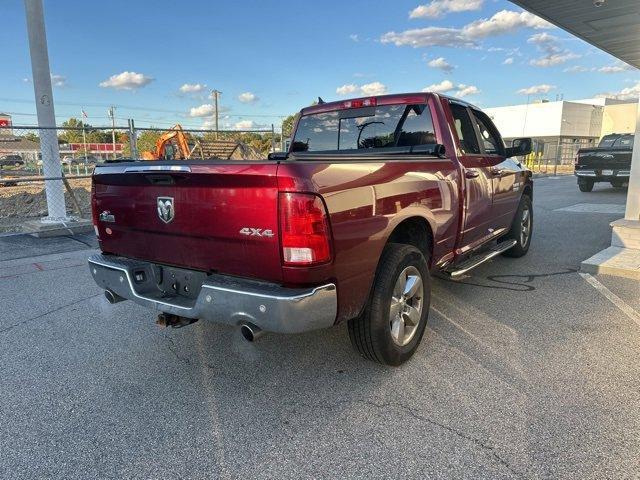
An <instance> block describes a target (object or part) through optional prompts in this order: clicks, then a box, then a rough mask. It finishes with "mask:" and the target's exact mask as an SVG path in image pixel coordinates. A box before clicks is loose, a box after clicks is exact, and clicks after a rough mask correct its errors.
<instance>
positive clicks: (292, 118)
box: [282, 115, 297, 138]
mask: <svg viewBox="0 0 640 480" xmlns="http://www.w3.org/2000/svg"><path fill="white" fill-rule="evenodd" d="M296 117H297V115H289V116H288V117H287V118H285V119H284V120H283V121H282V135H283V136H284V137H285V138H287V137H290V136H291V135H292V133H293V125H294V124H295V122H296Z"/></svg>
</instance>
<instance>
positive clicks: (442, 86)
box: [422, 80, 480, 97]
mask: <svg viewBox="0 0 640 480" xmlns="http://www.w3.org/2000/svg"><path fill="white" fill-rule="evenodd" d="M454 90H455V91H454ZM422 91H423V92H434V93H449V92H453V93H452V95H453V96H455V97H466V96H468V95H475V94H478V93H480V89H479V88H478V87H476V86H475V85H465V84H464V83H459V84H458V85H455V84H454V83H453V82H452V81H451V80H443V81H441V82H440V83H434V84H433V85H429V86H427V87H425V88H423V89H422Z"/></svg>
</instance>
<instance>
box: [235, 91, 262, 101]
mask: <svg viewBox="0 0 640 480" xmlns="http://www.w3.org/2000/svg"><path fill="white" fill-rule="evenodd" d="M238 100H239V101H240V102H242V103H254V102H257V101H258V97H257V96H256V95H255V94H254V93H251V92H244V93H241V94H240V95H238Z"/></svg>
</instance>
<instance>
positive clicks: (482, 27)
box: [462, 10, 553, 39]
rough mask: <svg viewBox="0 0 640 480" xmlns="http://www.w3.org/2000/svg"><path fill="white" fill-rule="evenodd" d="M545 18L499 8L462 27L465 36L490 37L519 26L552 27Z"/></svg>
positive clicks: (474, 37)
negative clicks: (492, 13)
mask: <svg viewBox="0 0 640 480" xmlns="http://www.w3.org/2000/svg"><path fill="white" fill-rule="evenodd" d="M552 27H553V25H551V24H550V23H549V22H547V21H546V20H543V19H542V18H540V17H537V16H535V15H534V14H532V13H529V12H514V11H512V10H500V11H499V12H497V13H496V14H495V15H493V16H492V17H491V18H483V19H480V20H476V21H474V22H471V23H469V24H468V25H465V26H464V27H463V29H462V30H463V32H464V33H465V35H466V36H468V37H469V38H473V39H479V38H486V37H492V36H495V35H500V34H502V33H508V32H513V31H515V30H517V29H519V28H534V29H542V28H552Z"/></svg>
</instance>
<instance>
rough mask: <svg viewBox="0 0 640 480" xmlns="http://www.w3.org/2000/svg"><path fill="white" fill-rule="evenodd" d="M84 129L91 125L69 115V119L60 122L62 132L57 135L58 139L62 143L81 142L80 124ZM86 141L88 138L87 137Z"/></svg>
mask: <svg viewBox="0 0 640 480" xmlns="http://www.w3.org/2000/svg"><path fill="white" fill-rule="evenodd" d="M83 125H84V128H85V131H87V130H88V129H90V128H91V125H89V124H87V123H83V122H82V121H80V120H78V119H77V118H73V117H71V118H70V119H69V120H66V121H64V122H62V128H63V130H62V133H60V134H59V135H58V139H59V140H60V141H62V142H64V143H82V126H83ZM87 141H89V139H88V138H87Z"/></svg>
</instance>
